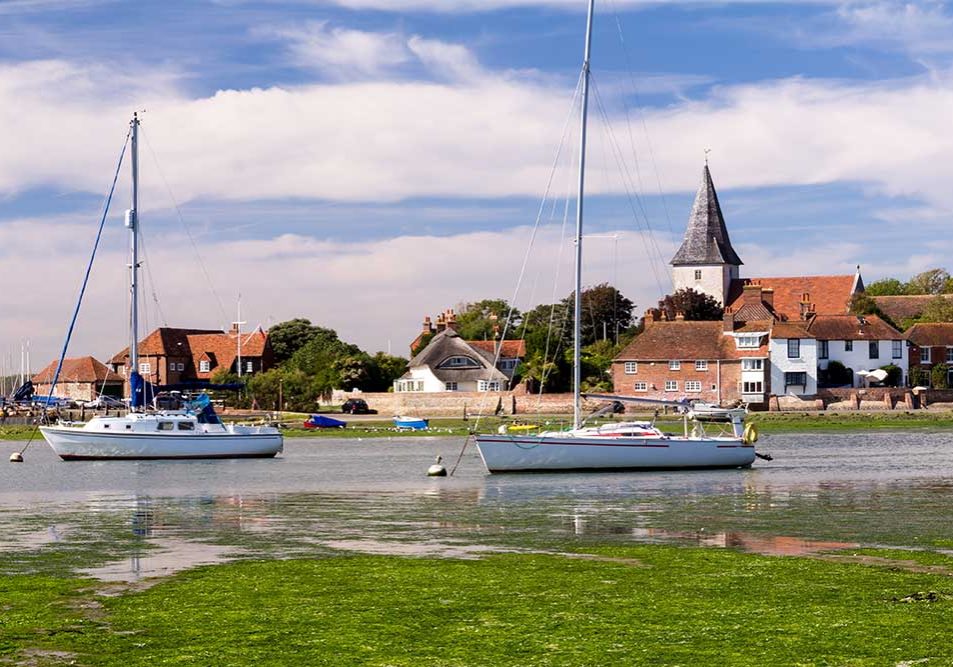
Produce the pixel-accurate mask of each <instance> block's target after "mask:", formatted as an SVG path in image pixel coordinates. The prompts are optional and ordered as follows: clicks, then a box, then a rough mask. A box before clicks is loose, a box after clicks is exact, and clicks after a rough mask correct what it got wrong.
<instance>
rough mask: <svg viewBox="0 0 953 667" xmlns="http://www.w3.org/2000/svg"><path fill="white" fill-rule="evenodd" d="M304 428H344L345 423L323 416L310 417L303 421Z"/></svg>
mask: <svg viewBox="0 0 953 667" xmlns="http://www.w3.org/2000/svg"><path fill="white" fill-rule="evenodd" d="M304 427H305V428H346V427H347V422H345V421H341V420H340V419H335V418H334V417H325V416H324V415H311V416H310V417H308V418H307V419H305V420H304Z"/></svg>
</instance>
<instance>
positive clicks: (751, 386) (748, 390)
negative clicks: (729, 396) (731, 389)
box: [741, 381, 764, 394]
mask: <svg viewBox="0 0 953 667" xmlns="http://www.w3.org/2000/svg"><path fill="white" fill-rule="evenodd" d="M741 393H742V394H763V393H764V383H763V382H760V381H758V382H742V383H741Z"/></svg>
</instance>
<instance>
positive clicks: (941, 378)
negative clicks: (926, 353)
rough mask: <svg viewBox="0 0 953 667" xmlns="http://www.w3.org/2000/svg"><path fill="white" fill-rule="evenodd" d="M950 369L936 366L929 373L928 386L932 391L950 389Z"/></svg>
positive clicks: (943, 365)
mask: <svg viewBox="0 0 953 667" xmlns="http://www.w3.org/2000/svg"><path fill="white" fill-rule="evenodd" d="M949 374H950V367H949V366H947V365H946V364H937V365H936V366H934V367H933V370H931V371H930V385H931V386H932V387H933V388H934V389H949V388H950V379H949V378H950V375H949Z"/></svg>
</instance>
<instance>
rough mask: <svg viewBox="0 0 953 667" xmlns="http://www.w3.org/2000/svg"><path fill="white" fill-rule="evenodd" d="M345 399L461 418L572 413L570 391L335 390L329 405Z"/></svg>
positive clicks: (590, 406)
mask: <svg viewBox="0 0 953 667" xmlns="http://www.w3.org/2000/svg"><path fill="white" fill-rule="evenodd" d="M348 398H363V399H364V400H365V401H367V405H368V407H369V408H371V409H372V410H377V412H378V414H381V415H384V416H393V415H402V414H408V415H420V416H422V417H462V416H463V414H464V410H466V414H467V415H471V416H472V415H477V414H484V415H492V414H494V413H495V412H496V410H497V408H498V407H499V408H500V410H501V413H502V414H505V415H513V414H538V413H539V414H572V394H543V395H542V396H540V395H538V394H527V393H526V392H525V391H521V390H516V391H504V392H481V391H472V392H471V391H441V392H378V393H370V392H364V393H361V392H354V393H349V392H344V391H335V392H334V393H333V395H332V396H331V403H332V404H333V405H340V404H341V403H343V402H344V401H345V400H347V399H348ZM600 405H603V403H602V402H599V401H583V409H584V410H587V411H591V410H595V409H596V408H598V407H599V406H600Z"/></svg>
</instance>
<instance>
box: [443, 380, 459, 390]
mask: <svg viewBox="0 0 953 667" xmlns="http://www.w3.org/2000/svg"><path fill="white" fill-rule="evenodd" d="M444 389H446V390H447V391H456V390H457V383H456V382H448V383H447V384H445V385H444Z"/></svg>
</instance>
